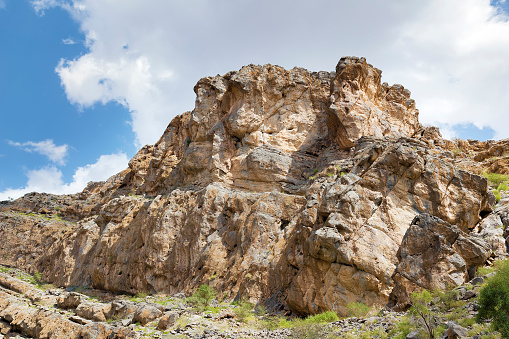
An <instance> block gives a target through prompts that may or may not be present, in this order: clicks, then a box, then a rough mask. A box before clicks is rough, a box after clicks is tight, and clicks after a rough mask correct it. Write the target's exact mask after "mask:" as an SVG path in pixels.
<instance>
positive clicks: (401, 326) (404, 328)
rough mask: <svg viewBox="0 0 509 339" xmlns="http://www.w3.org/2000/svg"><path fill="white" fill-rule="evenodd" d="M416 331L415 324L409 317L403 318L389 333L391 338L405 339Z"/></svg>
mask: <svg viewBox="0 0 509 339" xmlns="http://www.w3.org/2000/svg"><path fill="white" fill-rule="evenodd" d="M413 330H415V326H414V324H413V323H412V322H411V321H410V319H409V318H408V317H402V318H401V319H400V320H399V321H398V322H397V323H396V325H395V326H394V328H393V329H392V330H391V331H390V332H389V337H390V338H395V339H405V338H406V336H407V335H408V334H409V333H410V332H412V331H413Z"/></svg>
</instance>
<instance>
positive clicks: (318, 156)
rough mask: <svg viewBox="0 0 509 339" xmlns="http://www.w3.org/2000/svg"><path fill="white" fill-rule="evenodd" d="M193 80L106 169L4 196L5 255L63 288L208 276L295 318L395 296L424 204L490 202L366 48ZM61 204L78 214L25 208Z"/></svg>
mask: <svg viewBox="0 0 509 339" xmlns="http://www.w3.org/2000/svg"><path fill="white" fill-rule="evenodd" d="M195 92H196V95H197V99H196V106H195V109H194V110H193V111H192V112H186V113H184V114H182V115H181V116H178V117H176V118H175V119H173V121H172V122H171V123H170V124H169V126H168V128H167V129H166V131H165V133H164V134H163V136H162V137H161V139H160V140H159V141H158V142H157V143H156V144H155V145H153V146H145V147H144V148H142V149H141V150H140V151H139V152H138V153H137V154H136V156H135V157H134V158H133V159H132V160H131V161H130V163H129V168H128V169H126V170H125V171H123V172H121V173H119V174H117V175H116V176H114V177H112V178H110V179H109V180H108V181H107V182H105V183H94V184H90V185H89V186H88V187H87V188H86V189H85V191H83V192H82V193H80V194H77V195H74V196H72V198H70V199H69V198H68V197H55V199H53V198H52V197H51V196H47V197H45V196H38V195H31V196H29V197H27V198H22V199H19V200H17V201H14V202H12V203H7V202H6V203H3V205H2V207H0V210H2V211H4V212H2V214H1V215H0V218H2V219H0V232H1V234H2V235H3V236H4V238H5V239H7V242H8V243H9V246H8V248H7V247H5V246H4V247H3V248H0V263H4V264H7V265H12V266H17V267H23V268H25V269H28V270H31V271H39V272H42V274H43V276H44V278H46V279H48V280H50V281H52V282H53V283H55V284H58V285H62V286H72V285H92V286H94V287H97V288H103V289H107V290H111V291H117V292H128V293H133V294H134V293H137V292H140V291H146V292H150V293H155V292H160V291H163V292H166V293H176V292H181V291H184V292H186V293H190V292H191V291H192V290H194V289H195V288H196V287H197V286H199V285H201V284H204V283H207V284H210V285H212V286H213V287H214V288H216V289H217V290H220V291H221V292H226V293H227V294H228V295H229V296H230V297H231V298H242V297H247V298H249V299H250V300H251V301H253V302H265V303H266V304H267V305H268V306H270V307H271V308H279V307H286V308H289V309H290V310H291V311H293V312H295V313H298V314H302V315H304V314H309V313H316V312H321V311H324V310H328V309H334V310H336V311H338V312H339V313H340V314H345V313H346V305H347V304H348V303H350V302H354V301H358V302H363V303H366V304H386V303H387V302H388V301H389V295H390V293H391V291H392V290H393V288H394V286H395V280H394V277H393V276H394V273H395V271H396V268H397V267H398V265H399V264H400V262H399V258H398V251H400V245H401V243H402V241H403V239H404V236H405V233H406V232H407V229H408V228H409V227H410V225H411V223H412V220H414V218H415V217H416V216H417V215H420V214H423V213H427V214H429V215H432V216H435V217H437V218H440V219H441V220H443V221H444V222H447V223H450V224H452V225H456V226H457V228H458V230H461V232H464V234H468V233H470V232H471V230H473V229H474V228H475V227H476V225H478V224H479V222H480V221H482V219H483V218H485V217H486V216H487V215H488V214H489V213H490V212H492V209H493V205H494V204H495V197H494V195H493V194H492V193H491V192H489V189H488V183H487V180H486V179H485V178H483V177H481V176H478V175H476V174H473V173H472V172H469V171H467V170H463V169H461V168H459V167H458V166H457V164H456V159H455V157H454V155H453V153H452V152H451V148H452V147H454V145H455V144H454V143H452V142H449V141H444V140H443V139H441V137H440V134H439V132H438V130H434V129H432V128H424V127H422V126H420V124H419V123H418V111H417V110H416V109H415V103H414V102H413V100H412V99H410V92H409V91H408V90H406V89H404V88H403V86H401V85H393V86H388V85H387V84H382V83H381V71H380V70H378V69H376V68H374V67H372V66H371V65H369V64H367V63H366V61H365V60H364V59H363V58H342V59H341V60H340V62H339V63H338V66H337V68H336V72H332V73H329V72H317V73H311V72H309V71H307V70H305V69H302V68H294V69H292V70H285V69H283V68H281V67H278V66H272V65H265V66H254V65H249V66H246V67H243V68H242V69H241V70H239V71H238V72H230V73H227V74H225V75H224V76H216V77H207V78H204V79H201V80H200V81H199V82H198V83H197V85H196V86H195ZM451 143H452V144H451ZM39 197H41V198H40V199H39ZM28 198H29V199H28ZM42 198H44V201H42V202H41V199H42ZM50 201H51V202H50ZM55 204H56V206H55ZM61 205H65V206H61ZM49 206H52V207H51V208H49V209H48V207H49ZM57 207H59V209H58V210H59V211H61V213H60V215H61V216H62V217H63V218H64V219H66V220H69V221H77V222H76V223H64V222H62V221H59V220H56V221H55V220H53V219H51V220H46V219H40V218H35V217H34V216H28V215H23V213H27V212H28V210H29V211H30V212H34V213H43V212H44V213H45V215H46V218H47V216H48V215H51V214H52V213H53V214H56V213H55V212H54V211H55V210H56V209H57ZM46 210H47V211H46ZM16 211H18V212H17V213H16ZM462 234H463V233H462ZM25 244H29V245H28V246H27V245H25ZM465 246H466V247H467V248H469V246H470V244H467V243H465ZM0 247H1V246H0ZM465 251H468V249H465ZM6 254H8V256H7V257H5V258H4V256H5V255H6ZM476 264H477V263H476ZM478 264H482V262H480V261H479V263H478ZM469 265H470V264H469ZM472 265H473V264H472ZM466 277H467V275H464V276H463V279H466ZM458 282H459V279H458Z"/></svg>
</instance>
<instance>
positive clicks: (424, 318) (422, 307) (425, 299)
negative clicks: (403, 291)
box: [410, 290, 438, 339]
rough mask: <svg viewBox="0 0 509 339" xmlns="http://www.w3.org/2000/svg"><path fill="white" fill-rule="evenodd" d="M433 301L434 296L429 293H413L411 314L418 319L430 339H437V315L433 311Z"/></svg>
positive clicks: (424, 291) (423, 291)
mask: <svg viewBox="0 0 509 339" xmlns="http://www.w3.org/2000/svg"><path fill="white" fill-rule="evenodd" d="M431 300H433V295H432V294H431V293H430V292H429V291H427V290H422V292H421V293H417V292H414V293H412V307H410V314H411V315H412V316H413V317H414V318H416V321H417V323H419V324H420V325H421V326H422V327H424V329H425V330H426V332H427V333H428V336H429V338H430V339H433V338H435V329H436V327H437V326H438V317H437V314H436V313H435V312H434V311H432V310H431V306H430V303H431Z"/></svg>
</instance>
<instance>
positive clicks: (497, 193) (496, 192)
mask: <svg viewBox="0 0 509 339" xmlns="http://www.w3.org/2000/svg"><path fill="white" fill-rule="evenodd" d="M493 194H495V199H497V202H499V201H500V200H501V199H502V196H501V195H500V192H499V191H498V190H493Z"/></svg>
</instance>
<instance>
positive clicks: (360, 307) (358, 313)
mask: <svg viewBox="0 0 509 339" xmlns="http://www.w3.org/2000/svg"><path fill="white" fill-rule="evenodd" d="M346 308H347V309H348V316H349V317H356V318H361V317H365V316H366V314H368V312H369V310H371V307H369V306H368V305H366V304H363V303H359V302H353V303H348V304H347V305H346Z"/></svg>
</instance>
